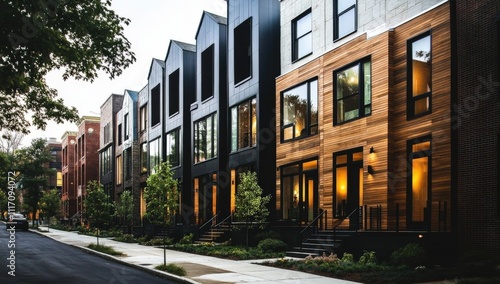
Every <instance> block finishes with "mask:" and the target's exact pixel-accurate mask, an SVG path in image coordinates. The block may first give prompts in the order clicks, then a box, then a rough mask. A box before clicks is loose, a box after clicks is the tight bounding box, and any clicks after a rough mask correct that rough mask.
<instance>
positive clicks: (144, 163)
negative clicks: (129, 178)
mask: <svg viewBox="0 0 500 284" xmlns="http://www.w3.org/2000/svg"><path fill="white" fill-rule="evenodd" d="M144 150H145V151H144ZM140 151H141V156H140V159H141V174H145V173H147V172H148V167H149V163H148V157H149V148H148V142H143V143H141V149H140Z"/></svg>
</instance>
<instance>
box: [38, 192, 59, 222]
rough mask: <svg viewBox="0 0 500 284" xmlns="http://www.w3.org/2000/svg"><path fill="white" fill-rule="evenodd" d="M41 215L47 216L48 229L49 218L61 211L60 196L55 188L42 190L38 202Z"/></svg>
mask: <svg viewBox="0 0 500 284" xmlns="http://www.w3.org/2000/svg"><path fill="white" fill-rule="evenodd" d="M39 207H40V210H41V211H42V213H43V216H44V217H46V218H47V229H50V219H51V218H52V217H55V216H57V215H58V214H59V213H60V212H61V198H60V197H59V191H58V190H57V189H52V190H47V191H44V192H43V195H42V198H40V204H39Z"/></svg>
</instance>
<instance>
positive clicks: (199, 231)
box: [198, 214, 219, 236]
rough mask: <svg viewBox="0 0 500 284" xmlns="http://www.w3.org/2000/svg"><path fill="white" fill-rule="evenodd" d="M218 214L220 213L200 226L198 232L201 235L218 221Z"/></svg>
mask: <svg viewBox="0 0 500 284" xmlns="http://www.w3.org/2000/svg"><path fill="white" fill-rule="evenodd" d="M217 215H219V214H215V215H214V216H213V217H212V218H210V219H209V220H208V221H207V222H205V224H203V225H201V226H200V228H198V233H199V235H200V236H202V235H203V234H205V233H206V232H208V230H210V229H211V228H212V226H213V224H214V223H216V221H217ZM209 225H210V226H209Z"/></svg>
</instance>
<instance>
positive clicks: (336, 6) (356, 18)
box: [333, 0, 358, 42]
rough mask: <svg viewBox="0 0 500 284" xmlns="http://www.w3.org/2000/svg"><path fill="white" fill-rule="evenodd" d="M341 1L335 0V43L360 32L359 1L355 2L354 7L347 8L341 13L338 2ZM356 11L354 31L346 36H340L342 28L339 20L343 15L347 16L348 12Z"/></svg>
mask: <svg viewBox="0 0 500 284" xmlns="http://www.w3.org/2000/svg"><path fill="white" fill-rule="evenodd" d="M339 1H340V0H335V1H333V15H334V17H333V18H334V20H333V41H334V42H335V41H338V40H340V39H343V38H345V37H347V36H349V35H351V34H353V33H355V32H357V30H358V1H357V0H355V3H354V5H351V6H349V7H347V8H346V9H345V10H342V11H339V10H338V2H339ZM353 9H354V30H353V31H351V32H348V33H346V34H344V35H340V34H339V27H340V22H339V19H340V17H341V16H342V15H344V14H346V13H347V12H349V11H351V10H353Z"/></svg>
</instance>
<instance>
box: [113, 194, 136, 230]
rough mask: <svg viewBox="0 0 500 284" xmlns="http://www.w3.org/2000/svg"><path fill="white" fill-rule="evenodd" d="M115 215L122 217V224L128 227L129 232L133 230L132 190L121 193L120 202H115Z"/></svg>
mask: <svg viewBox="0 0 500 284" xmlns="http://www.w3.org/2000/svg"><path fill="white" fill-rule="evenodd" d="M114 206H115V214H114V215H115V216H116V217H118V218H119V219H120V221H121V222H122V224H123V225H124V226H126V227H127V229H128V233H129V234H130V232H131V227H132V217H133V213H134V212H133V209H134V201H133V198H132V192H131V191H130V190H126V191H124V192H123V193H122V194H121V195H120V202H115V203H114Z"/></svg>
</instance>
